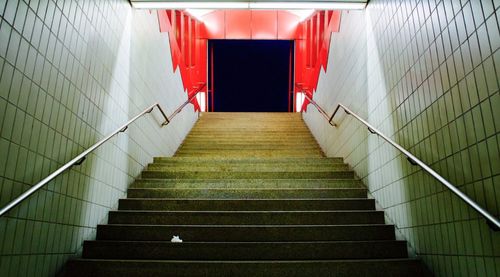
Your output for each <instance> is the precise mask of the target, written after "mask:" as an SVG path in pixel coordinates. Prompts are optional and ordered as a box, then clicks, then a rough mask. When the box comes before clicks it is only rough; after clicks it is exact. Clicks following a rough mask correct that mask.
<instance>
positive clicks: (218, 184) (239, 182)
mask: <svg viewBox="0 0 500 277" xmlns="http://www.w3.org/2000/svg"><path fill="white" fill-rule="evenodd" d="M130 187H131V188H200V187H203V188H214V189H216V188H231V189H241V188H278V189H291V188H303V189H307V188H362V187H363V185H362V183H361V182H360V181H358V180H352V179H351V180H349V179H344V180H342V179H333V180H329V179H310V180H308V179H302V180H300V179H298V180H296V179H295V180H294V179H234V180H230V179H212V180H197V179H183V180H179V179H137V180H136V181H135V182H134V183H132V185H131V186H130Z"/></svg>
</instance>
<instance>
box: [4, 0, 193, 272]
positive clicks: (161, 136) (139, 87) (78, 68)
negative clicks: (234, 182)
mask: <svg viewBox="0 0 500 277" xmlns="http://www.w3.org/2000/svg"><path fill="white" fill-rule="evenodd" d="M0 16H1V18H0V19H1V21H0V206H2V207H3V206H4V205H5V204H6V203H7V202H9V201H10V200H11V199H13V198H14V197H16V196H17V195H19V194H20V193H21V192H23V191H25V190H27V189H28V188H29V187H30V186H31V185H32V184H34V183H36V182H37V181H39V180H40V179H41V178H43V177H45V176H47V175H48V174H49V173H50V172H51V171H53V170H55V169H56V168H57V167H59V166H60V165H62V164H63V163H64V162H66V161H68V160H69V159H71V158H72V157H73V156H75V155H77V154H78V153H80V152H81V151H83V150H84V149H85V148H87V147H89V146H90V145H92V144H93V143H95V142H97V141H98V140H99V139H101V138H102V137H104V136H105V135H107V134H108V133H110V132H111V131H113V130H114V129H116V128H118V127H119V126H120V125H121V124H123V123H125V122H126V121H128V119H130V118H131V117H133V116H135V115H136V114H137V113H139V112H140V111H142V110H143V109H145V108H146V107H147V106H149V105H151V104H152V103H154V102H155V101H159V102H160V103H161V105H162V106H163V107H164V108H165V109H166V111H167V113H170V112H172V111H173V110H174V109H175V108H176V107H177V106H178V105H180V104H181V103H182V102H184V101H185V100H186V99H187V96H186V94H185V93H184V92H183V89H182V82H181V78H180V75H179V73H178V72H176V73H175V74H174V73H173V72H172V64H171V56H170V52H169V49H170V47H169V44H168V38H167V35H166V34H160V33H159V26H158V21H157V16H156V13H155V12H152V13H150V12H149V11H133V10H132V9H131V7H130V4H129V2H128V1H126V0H107V1H100V0H99V1H98V0H94V1H91V0H85V1H75V0H63V1H62V0H60V1H56V0H31V1H30V0H8V1H7V0H0ZM196 118H197V115H196V113H194V112H193V108H192V106H191V105H189V106H188V107H187V108H186V109H185V110H184V111H183V112H182V113H181V114H179V115H178V116H177V117H176V118H175V120H174V121H173V122H172V123H171V124H169V125H168V126H166V127H163V128H160V124H161V122H162V118H161V117H160V116H159V113H158V112H157V111H154V112H153V113H152V114H151V115H146V116H144V117H142V118H140V119H139V120H138V121H137V122H136V123H135V124H133V125H132V126H131V127H130V128H129V129H128V130H127V131H126V132H125V133H123V134H119V135H118V136H116V137H115V138H113V139H112V140H111V141H109V142H108V143H106V144H105V145H104V146H103V147H102V148H99V149H98V150H97V151H96V152H95V153H93V154H91V155H90V156H89V157H88V158H87V160H86V161H85V162H84V163H83V165H81V166H78V167H75V168H74V169H72V170H71V171H69V172H67V173H64V174H63V175H62V176H60V177H58V178H57V179H56V180H55V181H53V182H52V183H50V184H49V185H48V186H47V188H46V189H44V190H42V191H40V192H38V193H36V194H35V195H34V196H33V197H31V198H29V200H28V201H26V202H25V203H23V204H21V205H20V206H19V207H17V208H15V209H14V210H13V211H11V212H10V213H9V214H8V215H7V216H5V217H3V218H0V276H53V275H54V274H55V273H56V272H58V271H59V270H60V269H61V267H62V265H63V264H64V262H65V261H66V260H67V259H68V258H69V257H71V256H73V255H75V253H77V252H78V251H79V249H80V248H81V245H82V241H83V240H84V239H92V238H93V236H94V235H95V228H96V225H97V224H98V223H104V222H106V215H107V212H108V210H109V209H112V208H116V204H117V200H118V198H120V197H123V196H124V195H125V193H126V188H127V186H128V184H130V183H131V182H132V181H133V180H134V179H135V177H136V176H138V174H139V173H140V172H141V170H142V169H143V167H144V166H145V165H146V164H147V163H148V162H150V161H151V160H152V157H153V156H160V155H163V156H170V155H172V154H173V153H174V152H175V150H176V149H177V147H178V146H179V144H180V143H181V141H182V139H183V138H184V137H185V135H186V134H187V132H188V131H189V130H190V128H191V127H192V124H193V123H194V121H195V120H196Z"/></svg>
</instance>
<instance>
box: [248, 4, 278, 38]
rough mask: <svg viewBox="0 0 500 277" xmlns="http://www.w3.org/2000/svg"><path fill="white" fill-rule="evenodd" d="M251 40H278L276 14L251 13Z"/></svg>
mask: <svg viewBox="0 0 500 277" xmlns="http://www.w3.org/2000/svg"><path fill="white" fill-rule="evenodd" d="M251 20H252V39H278V12H277V11H252V19H251Z"/></svg>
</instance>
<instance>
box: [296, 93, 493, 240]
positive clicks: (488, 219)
mask: <svg viewBox="0 0 500 277" xmlns="http://www.w3.org/2000/svg"><path fill="white" fill-rule="evenodd" d="M304 95H305V97H306V98H307V99H308V100H309V102H311V104H313V105H314V106H315V107H316V108H317V109H318V111H319V112H320V113H321V114H322V115H323V116H324V117H325V118H326V119H327V120H328V123H329V124H330V125H332V126H334V127H338V125H337V124H335V123H333V122H332V120H333V118H334V117H335V115H336V114H337V113H338V111H339V110H340V108H342V109H343V110H344V112H345V113H346V114H348V115H351V116H353V117H354V118H356V119H357V120H358V121H360V122H361V123H363V124H364V125H365V126H366V127H367V128H368V131H369V132H370V133H372V134H377V135H378V136H379V137H381V138H382V139H384V140H385V141H387V142H388V143H389V144H391V145H392V146H394V147H395V148H396V149H398V150H399V151H401V152H402V153H403V154H404V155H405V156H406V158H407V159H408V161H409V162H410V163H411V164H412V165H418V166H420V167H421V168H422V169H423V170H425V171H427V173H429V174H430V175H431V176H432V177H434V178H436V179H437V180H438V181H439V182H441V184H443V185H445V186H446V187H447V188H448V189H450V190H451V191H452V192H453V193H454V194H456V195H457V196H458V197H459V198H460V199H462V200H463V201H464V202H465V203H466V204H468V205H469V206H471V207H472V208H473V209H474V210H476V211H477V212H478V213H479V214H481V215H482V216H483V217H484V218H485V219H486V222H487V223H488V225H489V226H490V227H491V228H492V229H493V230H495V231H499V230H500V220H499V219H498V218H496V217H495V216H493V215H492V214H491V213H489V212H488V211H486V210H485V209H483V207H481V206H480V205H479V204H478V203H476V202H475V201H474V200H472V199H471V198H470V197H469V196H467V195H466V194H465V193H463V192H462V191H460V190H459V189H458V188H457V187H456V186H454V185H453V184H452V183H450V182H448V180H446V179H445V178H444V177H443V176H441V175H439V173H437V172H436V171H434V170H433V169H432V168H430V167H429V166H428V165H427V164H425V163H424V162H423V161H421V160H420V159H418V158H417V157H415V156H414V155H413V154H412V153H410V152H409V151H408V150H406V149H404V148H403V147H402V146H401V145H399V144H397V143H396V142H395V141H393V140H392V139H390V138H389V137H387V136H386V135H384V134H383V133H382V132H380V131H379V130H378V129H377V128H375V127H373V126H372V125H371V124H370V123H368V122H366V121H365V120H364V119H363V118H361V117H360V116H359V115H357V114H356V113H354V112H353V111H351V110H350V109H349V108H347V107H346V106H344V105H343V104H341V103H339V104H338V105H337V107H336V108H335V111H334V112H333V114H332V115H331V116H330V117H329V116H328V114H327V113H326V112H325V110H324V109H322V108H321V107H320V106H319V105H318V103H316V101H314V100H312V98H311V97H309V96H308V95H307V94H306V93H304Z"/></svg>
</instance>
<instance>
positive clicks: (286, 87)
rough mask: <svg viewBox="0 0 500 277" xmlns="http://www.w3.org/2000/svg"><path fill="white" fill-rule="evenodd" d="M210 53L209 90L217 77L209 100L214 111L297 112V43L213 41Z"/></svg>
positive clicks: (281, 41)
mask: <svg viewBox="0 0 500 277" xmlns="http://www.w3.org/2000/svg"><path fill="white" fill-rule="evenodd" d="M208 51H209V55H208V56H209V78H208V79H209V87H210V88H211V87H212V78H211V77H213V88H214V96H213V99H211V96H210V97H209V99H208V100H209V103H213V111H215V112H288V111H292V110H293V109H292V107H291V105H293V101H292V100H293V99H290V98H291V96H292V94H291V93H290V90H291V86H290V85H291V83H292V81H293V80H291V76H292V74H291V73H292V72H291V68H293V64H291V63H292V59H291V57H292V55H291V54H293V41H288V40H210V41H209V44H208ZM212 57H213V60H212ZM212 62H213V64H212ZM212 69H213V72H212ZM212 73H213V76H212V75H211V74H212ZM209 105H210V104H209ZM210 110H212V108H210Z"/></svg>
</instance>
